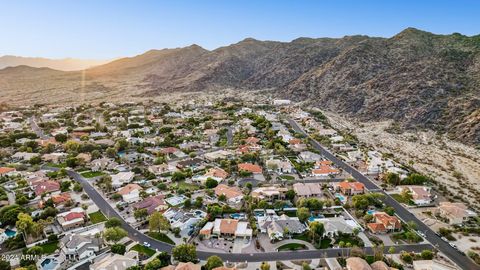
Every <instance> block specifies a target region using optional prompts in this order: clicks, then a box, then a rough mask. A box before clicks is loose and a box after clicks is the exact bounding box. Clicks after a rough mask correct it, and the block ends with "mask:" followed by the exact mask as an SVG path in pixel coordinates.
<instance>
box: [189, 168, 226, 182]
mask: <svg viewBox="0 0 480 270" xmlns="http://www.w3.org/2000/svg"><path fill="white" fill-rule="evenodd" d="M227 177H228V173H227V172H226V171H225V170H223V169H222V168H218V167H216V168H210V169H208V170H207V172H206V173H205V174H203V175H196V176H194V177H193V178H192V180H193V181H195V182H199V183H201V184H202V185H204V184H205V182H206V181H207V179H209V178H211V179H213V180H215V181H217V182H218V183H220V182H221V181H223V180H225V179H226V178H227Z"/></svg>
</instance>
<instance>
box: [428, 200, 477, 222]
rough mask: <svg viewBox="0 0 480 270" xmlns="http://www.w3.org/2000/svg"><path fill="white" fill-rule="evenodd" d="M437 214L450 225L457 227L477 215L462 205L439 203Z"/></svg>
mask: <svg viewBox="0 0 480 270" xmlns="http://www.w3.org/2000/svg"><path fill="white" fill-rule="evenodd" d="M437 213H438V214H439V215H440V216H441V217H443V218H445V219H446V220H447V222H448V224H450V225H458V224H462V223H463V222H465V221H467V220H468V219H470V218H472V217H475V216H477V214H476V213H475V212H473V211H471V210H469V209H468V207H467V206H466V205H465V204H464V203H452V202H441V203H440V206H439V207H438V210H437Z"/></svg>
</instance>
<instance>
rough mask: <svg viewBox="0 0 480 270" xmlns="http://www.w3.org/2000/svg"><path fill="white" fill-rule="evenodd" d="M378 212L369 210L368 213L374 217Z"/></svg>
mask: <svg viewBox="0 0 480 270" xmlns="http://www.w3.org/2000/svg"><path fill="white" fill-rule="evenodd" d="M376 212H377V211H376V210H368V211H367V214H369V215H373V214H375V213H376Z"/></svg>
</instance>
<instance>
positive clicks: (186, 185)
mask: <svg viewBox="0 0 480 270" xmlns="http://www.w3.org/2000/svg"><path fill="white" fill-rule="evenodd" d="M174 186H175V187H176V188H178V189H183V190H189V191H195V190H198V189H200V187H199V186H198V185H196V184H190V183H185V182H184V181H181V182H177V183H176V184H174Z"/></svg>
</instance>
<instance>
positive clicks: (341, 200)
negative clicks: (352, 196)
mask: <svg viewBox="0 0 480 270" xmlns="http://www.w3.org/2000/svg"><path fill="white" fill-rule="evenodd" d="M335 197H336V198H338V199H339V200H340V202H341V203H342V204H344V203H346V202H347V198H345V196H343V195H342V194H340V193H335Z"/></svg>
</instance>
